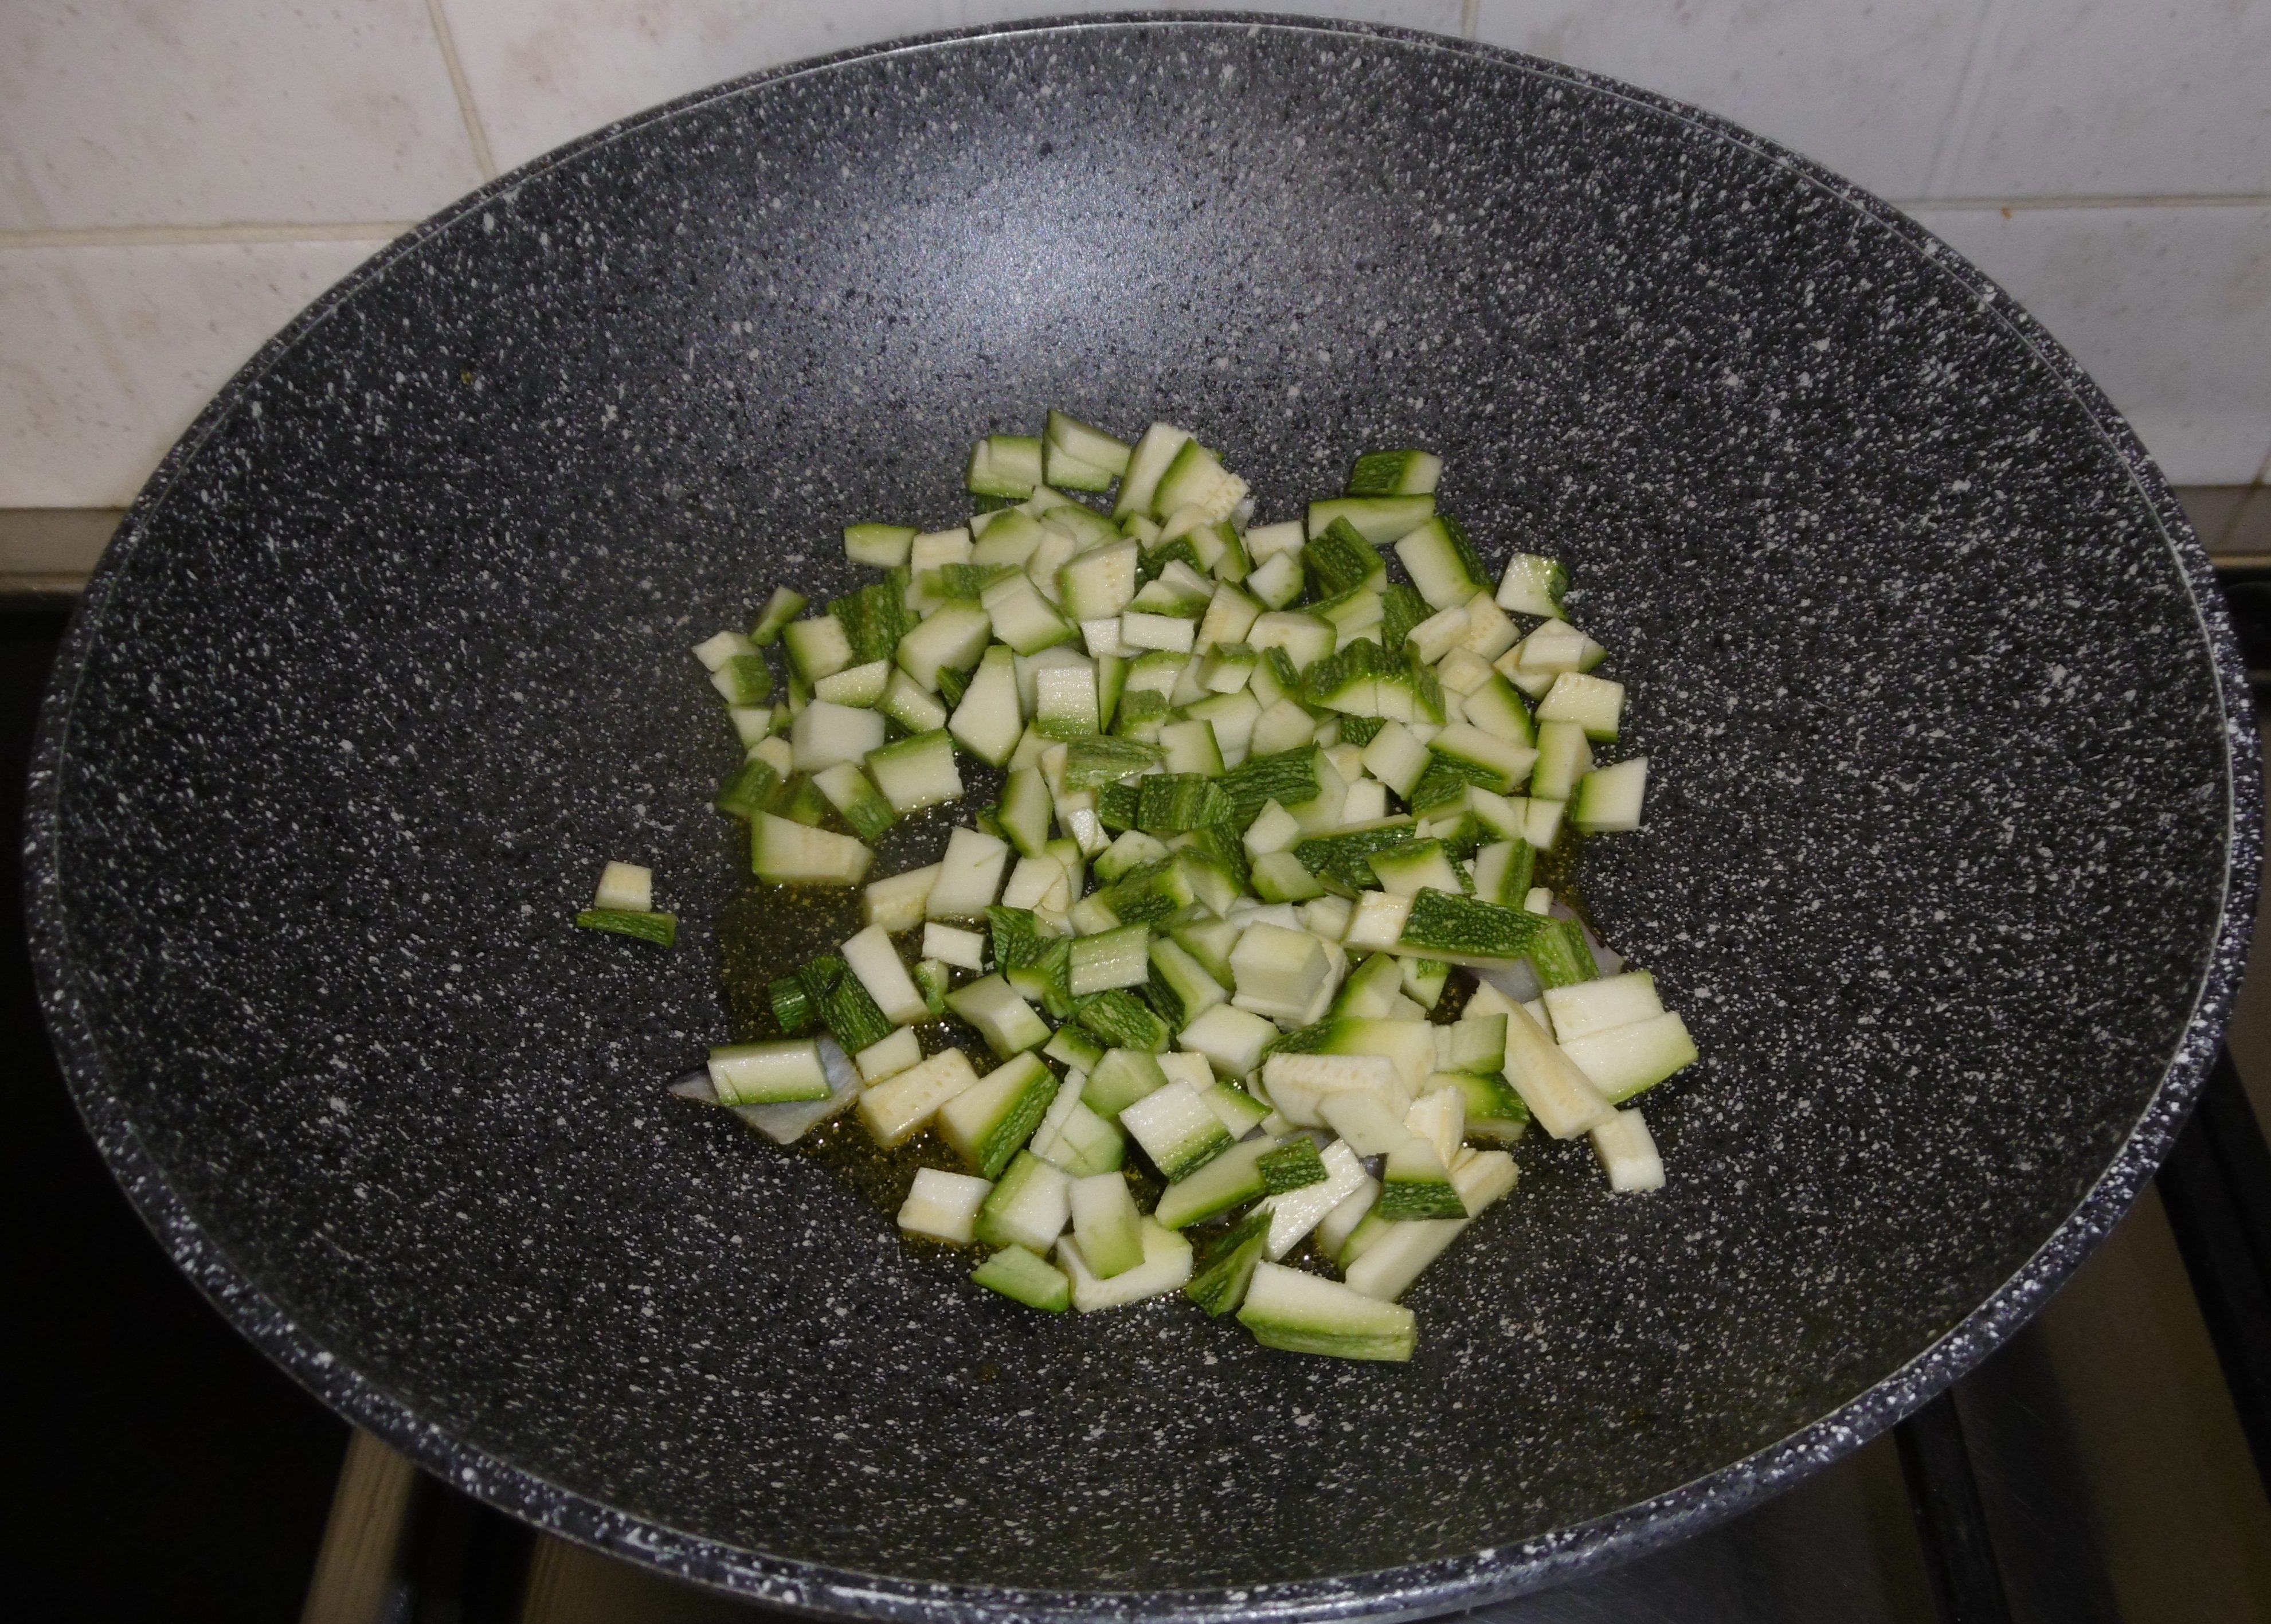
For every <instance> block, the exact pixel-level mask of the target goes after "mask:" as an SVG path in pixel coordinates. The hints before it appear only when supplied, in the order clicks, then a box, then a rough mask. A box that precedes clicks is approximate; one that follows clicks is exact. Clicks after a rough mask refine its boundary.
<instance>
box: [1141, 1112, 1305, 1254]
mask: <svg viewBox="0 0 2271 1624" xmlns="http://www.w3.org/2000/svg"><path fill="white" fill-rule="evenodd" d="M1219 1126H1220V1125H1219V1124H1217V1127H1219ZM1276 1149H1277V1141H1276V1140H1275V1139H1272V1138H1271V1137H1270V1136H1269V1135H1267V1134H1262V1135H1260V1136H1256V1137H1255V1138H1252V1139H1247V1140H1246V1141H1244V1142H1243V1143H1241V1144H1233V1145H1232V1146H1231V1147H1230V1148H1229V1149H1228V1150H1226V1151H1223V1152H1222V1153H1221V1154H1220V1155H1218V1156H1217V1157H1215V1158H1213V1159H1212V1160H1210V1161H1209V1162H1208V1163H1207V1164H1206V1165H1205V1166H1202V1167H1201V1168H1199V1170H1198V1171H1197V1172H1195V1173H1192V1174H1191V1175H1190V1176H1189V1177H1188V1178H1186V1179H1180V1180H1178V1181H1176V1182H1174V1183H1173V1184H1170V1185H1168V1186H1167V1188H1165V1190H1163V1191H1161V1192H1160V1195H1159V1203H1158V1207H1157V1208H1156V1209H1155V1210H1154V1211H1153V1212H1152V1217H1154V1218H1157V1219H1158V1221H1159V1222H1160V1223H1161V1224H1164V1225H1166V1226H1167V1227H1168V1228H1169V1229H1183V1228H1186V1227H1188V1225H1193V1224H1195V1223H1197V1222H1199V1221H1200V1220H1201V1219H1202V1218H1212V1217H1214V1216H1215V1215H1216V1214H1217V1213H1218V1212H1227V1211H1230V1210H1231V1209H1232V1207H1236V1206H1242V1205H1244V1204H1245V1203H1247V1202H1249V1201H1252V1200H1254V1199H1255V1198H1256V1197H1257V1196H1263V1195H1266V1194H1267V1193H1268V1186H1267V1185H1265V1184H1264V1183H1263V1182H1262V1158H1263V1157H1264V1156H1267V1155H1268V1154H1269V1153H1270V1151H1274V1150H1276Z"/></svg>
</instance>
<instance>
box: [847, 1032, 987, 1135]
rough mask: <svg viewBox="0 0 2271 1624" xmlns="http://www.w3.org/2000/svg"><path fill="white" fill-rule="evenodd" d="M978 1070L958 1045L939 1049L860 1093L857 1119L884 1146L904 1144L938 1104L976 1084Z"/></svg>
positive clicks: (923, 1124) (927, 1120)
mask: <svg viewBox="0 0 2271 1624" xmlns="http://www.w3.org/2000/svg"><path fill="white" fill-rule="evenodd" d="M977 1082H978V1072H977V1069H976V1068H974V1067H973V1066H972V1065H971V1063H970V1057H969V1056H968V1055H967V1054H964V1053H963V1052H962V1051H961V1050H960V1049H941V1050H940V1051H939V1052H938V1053H937V1054H933V1055H931V1056H930V1057H929V1058H928V1059H927V1060H925V1061H923V1062H921V1063H920V1065H915V1066H910V1067H909V1068H907V1069H906V1070H905V1071H902V1072H900V1073H899V1074H898V1075H897V1076H895V1077H892V1078H890V1079H889V1080H888V1081H886V1082H882V1083H878V1084H875V1087H873V1088H871V1089H869V1090H867V1092H865V1093H863V1094H861V1095H860V1121H861V1122H862V1123H864V1124H865V1125H866V1126H867V1131H868V1133H870V1134H871V1135H873V1136H875V1143H876V1144H880V1145H882V1147H883V1148H884V1149H885V1150H887V1151H888V1150H890V1148H891V1147H892V1146H894V1145H898V1144H905V1143H906V1142H907V1141H908V1140H910V1139H912V1138H913V1137H914V1136H916V1135H917V1134H919V1133H920V1132H921V1131H922V1130H923V1129H925V1128H927V1127H928V1126H929V1125H930V1120H931V1118H932V1117H934V1116H935V1115H936V1114H938V1108H939V1107H940V1106H942V1105H944V1104H945V1103H946V1102H947V1101H948V1100H949V1099H953V1098H954V1097H955V1096H956V1095H957V1094H959V1093H961V1092H962V1091H963V1090H964V1089H966V1088H971V1087H973V1086H975V1085H976V1084H977Z"/></svg>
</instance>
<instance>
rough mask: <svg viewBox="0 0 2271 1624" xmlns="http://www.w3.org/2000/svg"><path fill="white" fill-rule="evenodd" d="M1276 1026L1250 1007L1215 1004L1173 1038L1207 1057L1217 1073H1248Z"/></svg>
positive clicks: (1253, 1069) (1229, 1074)
mask: <svg viewBox="0 0 2271 1624" xmlns="http://www.w3.org/2000/svg"><path fill="white" fill-rule="evenodd" d="M1276 1038H1277V1027H1276V1026H1275V1025H1273V1024H1271V1023H1270V1022H1269V1021H1268V1020H1265V1019H1264V1018H1262V1017H1261V1016H1258V1015H1255V1014H1254V1013H1252V1012H1251V1011H1249V1010H1246V1009H1236V1008H1233V1007H1232V1005H1229V1004H1226V1003H1218V1004H1217V1005H1215V1007H1214V1008H1213V1009H1209V1010H1207V1011H1206V1012H1205V1013H1204V1014H1203V1015H1201V1016H1200V1017H1198V1019H1196V1020H1195V1021H1193V1022H1192V1023H1191V1024H1189V1025H1188V1026H1186V1027H1184V1028H1183V1030H1182V1031H1181V1032H1180V1033H1178V1034H1177V1035H1176V1038H1175V1041H1176V1042H1177V1043H1178V1044H1180V1046H1181V1047H1183V1048H1185V1049H1187V1050H1188V1051H1189V1052H1191V1053H1192V1054H1201V1055H1203V1056H1205V1057H1206V1060H1207V1062H1208V1064H1210V1065H1211V1066H1212V1067H1213V1068H1214V1069H1215V1073H1216V1075H1217V1076H1225V1077H1244V1076H1252V1075H1253V1074H1254V1071H1255V1069H1256V1068H1257V1067H1259V1066H1260V1065H1261V1064H1262V1049H1263V1048H1264V1047H1266V1046H1268V1045H1269V1044H1270V1042H1271V1041H1272V1040H1273V1039H1276Z"/></svg>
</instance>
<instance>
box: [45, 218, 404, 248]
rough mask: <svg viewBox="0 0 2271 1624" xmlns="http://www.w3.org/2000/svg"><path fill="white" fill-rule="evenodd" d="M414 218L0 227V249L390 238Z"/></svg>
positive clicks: (389, 240)
mask: <svg viewBox="0 0 2271 1624" xmlns="http://www.w3.org/2000/svg"><path fill="white" fill-rule="evenodd" d="M417 223H418V222H417V221H416V220H321V221H316V220H310V221H304V222H299V223H294V224H286V225H274V226H270V225H251V224H224V225H216V226H82V227H70V228H45V229H35V230H28V231H0V252H4V251H5V250H9V249H11V248H196V247H201V246H211V245H213V244H217V243H227V242H392V241H393V240H394V239H395V238H397V237H398V236H400V235H402V234H403V233H404V232H406V231H408V230H409V229H410V228H411V227H413V226H415V225H416V224H417Z"/></svg>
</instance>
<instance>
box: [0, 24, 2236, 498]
mask: <svg viewBox="0 0 2271 1624" xmlns="http://www.w3.org/2000/svg"><path fill="white" fill-rule="evenodd" d="M1122 4H1128V0H1022V3H1021V0H826V3H824V4H815V3H814V0H328V3H325V0H0V507H14V506H34V505H41V506H44V505H57V506H76V505H85V504H98V503H115V502H119V501H123V500H124V499H125V498H126V497H127V496H129V495H131V493H132V492H133V490H134V489H135V488H137V487H138V485H139V484H140V483H141V481H142V480H143V479H144V478H145V476H146V474H147V473H148V471H149V470H150V468H151V467H152V466H153V465H154V464H155V463H156V461H157V459H158V458H159V457H160V455H161V454H162V453H163V451H164V450H165V447H166V446H167V444H168V443H169V442H170V441H171V439H172V438H173V437H174V436H175V435H176V434H177V433H178V432H179V431H180V429H181V428H182V426H183V425H184V424H186V423H187V422H188V421H190V418H192V417H193V416H194V415H195V414H196V413H197V409H198V407H199V406H202V404H203V403H204V402H205V399H207V398H209V397H210V395H211V394H212V391H213V390H215V389H216V388H218V387H219V386H220V384H221V383H222V382H224V381H225V380H226V379H227V376H228V374H229V373H230V372H231V371H232V370H233V369H235V367H236V366H237V365H238V364H240V363H241V362H242V361H243V359H244V358H245V357H246V356H247V355H249V354H250V353H251V351H252V350H253V349H254V348H255V347H257V345H258V344H259V342H260V340H261V339H264V337H266V336H267V334H268V333H270V332H272V331H273V330H274V329H275V328H276V327H278V326H279V325H281V324H283V323H284V322H285V321H286V320H287V319H288V318H289V317H291V315H292V314H293V313H294V311H295V310H297V309H299V308H300V307H301V306H302V304H304V303H305V302H307V301H308V300H309V299H310V298H312V297H313V296H314V295H315V294H316V293H318V292H320V291H321V289H322V288H323V287H324V286H325V285H327V284H328V283H329V282H330V281H331V280H332V279H335V278H336V277H337V276H339V274H341V273H342V272H344V271H346V269H347V268H348V267H349V266H351V265H352V264H354V263H356V262H357V261H358V260H360V259H361V258H362V257H364V256H365V255H367V254H368V253H369V252H370V251H371V250H373V249H374V248H375V247H376V245H377V243H378V242H382V241H383V240H384V239H385V238H386V237H387V236H389V235H392V233H393V231H394V230H395V229H397V228H398V225H399V223H400V222H402V221H405V220H414V219H417V218H419V217H421V216H423V215H425V214H427V213H429V212H432V211H434V210H435V209H437V208H439V207H441V206H442V205H444V204H446V203H447V202H449V201H450V198H452V197H456V196H458V194H460V193H462V192H463V191H465V190H468V189H469V188H471V187H472V186H473V185H475V184H478V183H479V182H480V180H481V179H482V178H483V177H484V175H488V174H494V173H495V169H496V168H497V167H498V166H500V165H502V166H504V167H508V168H509V167H511V166H513V165H516V164H518V163H521V162H524V161H525V160H528V159H529V158H532V157H534V156H535V155H537V154H538V153H542V152H544V151H547V150H548V149H549V148H551V147H552V146H555V145H558V144H559V143H561V142H562V141H565V140H568V139H570V138H573V137H575V136H577V135H578V134H581V133H582V132H584V131H585V130H589V129H592V128H593V127H595V126H597V125H599V124H601V123H607V122H608V121H610V120H612V119H615V118H618V117H621V116H623V115H626V114H629V113H632V112H636V111H637V110H638V109H640V108H644V107H648V106H652V104H654V103H655V102H658V101H664V100H666V99H667V98H669V97H673V96H676V95H679V94H681V93H685V92H687V91H690V90H695V89H698V88H700V87H701V86H704V85H708V84H712V83H715V82H716V81H718V80H719V79H722V78H730V77H732V76H733V75H735V74H739V73H744V72H748V71H754V70H756V69H760V68H764V67H770V66H773V65H777V64H778V63H784V62H791V61H794V60H797V59H799V58H800V57H803V56H813V55H817V54H820V53H823V52H828V51H834V50H839V49H843V48H847V47H852V46H857V45H861V44H867V43H870V42H873V41H878V40H882V39H888V38H892V37H895V36H898V35H902V34H912V33H920V32H923V31H927V30H929V29H933V28H945V27H956V26H964V25H965V24H971V23H983V22H993V21H1000V20H1005V19H1010V18H1014V17H1016V16H1017V15H1020V14H1030V13H1035V12H1049V13H1057V14H1063V13H1068V12H1076V11H1101V10H1111V9H1119V7H1120V6H1121V5H1122ZM1177 9H1182V10H1192V11H1204V10H1213V9H1220V8H1219V7H1218V6H1214V5H1204V4H1202V5H1186V6H1182V7H1179V8H1177ZM1271 9H1276V10H1280V11H1307V12H1312V13H1315V14H1321V15H1332V16H1344V17H1358V18H1365V19H1374V20H1381V21H1389V22H1395V23H1399V24H1402V25H1404V26H1410V27H1416V28H1425V29H1433V30H1436V31H1439V32H1442V33H1447V34H1459V33H1464V34H1472V35H1475V36H1478V37H1479V38H1482V39H1484V40H1486V41H1492V42H1493V43H1497V44H1501V45H1506V46H1509V47H1512V48H1517V49H1521V50H1526V51H1531V52H1535V53H1537V54H1538V55H1542V56H1550V57H1554V58H1557V59H1560V60H1564V61H1568V62H1572V63H1577V64H1578V65H1581V66H1584V67H1589V68H1593V69H1597V70H1598V71H1603V72H1606V73H1609V74H1612V75H1614V76H1616V77H1619V78H1627V79H1629V80H1631V81H1633V82H1634V83H1636V84H1640V85H1642V86H1647V87H1648V88H1650V89H1653V90H1657V91H1661V92H1663V93H1666V94H1669V95H1672V96H1675V97H1679V98H1681V99H1683V100H1686V101H1694V102H1696V103H1698V104H1700V105H1701V106H1703V107H1705V108H1709V109H1711V110H1712V111H1714V112H1716V113H1719V114H1722V115H1725V116H1727V117H1730V118H1731V119H1733V120H1735V121H1736V122H1737V123H1742V124H1745V125H1746V126H1748V127H1750V128H1753V129H1755V130H1760V131H1761V132H1762V133H1764V134H1766V135H1768V136H1771V137H1774V138H1776V139H1778V140H1781V141H1783V142H1785V143H1787V144H1789V145H1792V146H1794V147H1796V148H1798V150H1799V151H1801V152H1805V153H1808V154H1809V155H1811V156H1813V157H1815V158H1818V159H1820V160H1821V161H1823V162H1825V163H1827V164H1828V165H1829V166H1830V167H1831V168H1835V169H1838V170H1841V171H1843V172H1844V173H1846V174H1850V175H1853V176H1854V177H1855V178H1856V179H1857V180H1859V181H1861V182H1862V183H1864V184H1865V185H1867V186H1870V187H1872V188H1873V189H1874V190H1878V191H1880V192H1881V193H1882V194H1884V195H1886V196H1888V197H1892V198H1894V199H1895V200H1896V201H1899V202H1902V203H1903V204H1904V205H1907V206H1910V207H1911V208H1913V209H1915V210H1917V212H1919V213H1920V214H1921V215H1922V216H1923V217H1924V218H1925V220H1926V221H1927V223H1929V224H1931V225H1932V227H1933V228H1934V229H1935V230H1939V231H1940V232H1941V233H1942V235H1946V236H1947V238H1948V240H1949V241H1950V242H1954V243H1955V245H1956V246H1957V247H1958V248H1959V249H1961V250H1963V251H1964V252H1965V253H1967V254H1969V255H1971V256H1972V257H1975V258H1976V259H1977V260H1978V261H1979V263H1980V264H1982V265H1983V266H1984V267H1985V268H1986V269H1987V270H1988V272H1990V273H1991V274H1992V275H1994V276H1995V277H1997V278H1998V279H1999V280H2001V281H2002V282H2003V283H2004V285H2005V286H2006V287H2009V288H2010V289H2011V290H2012V291H2013V293H2014V294H2016V295H2017V296H2018V297H2019V298H2020V299H2021V300H2022V302H2025V303H2027V304H2028V305H2029V308H2031V309H2035V310H2036V313H2037V314H2038V315H2040V316H2041V317H2043V318H2044V321H2045V322H2046V323H2048V324H2049V325H2050V326H2051V329H2052V330H2053V331H2054V332H2057V333H2058V335H2059V337H2060V338H2061V339H2064V340H2065V341H2066V343H2068V344H2069V345H2070V346H2072V347H2073V348H2074V350H2075V351H2076V353H2077V354H2080V355H2081V357H2082V359H2083V361H2084V362H2085V363H2086V364H2087V365H2089V367H2091V368H2092V369H2093V370H2094V372H2095V373H2096V376H2098V378H2099V380H2100V381H2101V382H2102V383H2103V384H2105V386H2106V387H2107V389H2108V391H2109V392H2111V394H2112V396H2113V398H2114V399H2115V401H2116V403H2117V404H2118V405H2120V406H2123V407H2124V409H2126V411H2128V412H2129V413H2130V414H2131V416H2132V419H2133V421H2135V422H2136V423H2137V425H2138V427H2139V428H2140V430H2141V432H2142V433H2143V435H2144V436H2145V438H2146V441H2147V443H2148V444H2149V445H2150V446H2152V447H2153V449H2154V451H2155V452H2156V454H2157V455H2158V456H2159V457H2160V458H2161V459H2162V461H2163V466H2165V467H2166V468H2167V469H2168V470H2169V472H2170V473H2171V474H2172V475H2173V476H2175V477H2176V478H2178V479H2179V480H2200V481H2208V482H2235V483H2237V482H2242V481H2245V480H2251V479H2253V478H2256V477H2259V471H2260V469H2262V467H2263V466H2265V460H2266V458H2267V456H2271V354H2267V348H2266V346H2267V342H2271V309H2267V306H2266V302H2265V300H2266V294H2265V280H2266V279H2267V277H2271V218H2267V207H2271V0H1369V3H1367V0H1313V3H1311V4H1301V3H1300V0H1290V3H1289V0H1276V4H1273V6H1272V8H1271ZM2204 198H2212V199H2217V200H2219V202H2217V203H2216V204H2215V205H2213V206H2202V205H2200V201H2199V200H2200V199H2204ZM1957 199H1962V200H1968V201H1969V202H1970V203H1974V204H1976V203H1977V202H1980V201H1983V200H1984V201H1988V202H1992V203H1996V204H2007V205H2012V212H2011V213H2010V215H2009V217H2008V218H2006V216H2005V215H2004V213H2003V212H2001V210H2000V209H1999V208H1995V207H1984V208H1983V207H1976V206H1966V207H1962V208H1949V207H1947V206H1945V205H1946V204H1947V202H1949V201H1952V200H1957ZM2172 203H2173V204H2178V205H2185V206H2166V205H2170V204H2172ZM1935 204H1938V205H1941V206H1937V207H1936V206H1934V205H1935ZM2069 205H2071V206H2069ZM2108 205H2120V206H2108Z"/></svg>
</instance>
